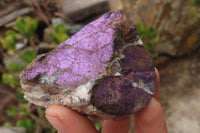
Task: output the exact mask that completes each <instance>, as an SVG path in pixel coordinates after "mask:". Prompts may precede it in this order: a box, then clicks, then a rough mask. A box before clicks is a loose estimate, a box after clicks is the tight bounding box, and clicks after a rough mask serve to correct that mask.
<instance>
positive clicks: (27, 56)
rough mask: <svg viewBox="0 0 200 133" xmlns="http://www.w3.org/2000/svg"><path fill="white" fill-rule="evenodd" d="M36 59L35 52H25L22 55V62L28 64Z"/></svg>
mask: <svg viewBox="0 0 200 133" xmlns="http://www.w3.org/2000/svg"><path fill="white" fill-rule="evenodd" d="M35 58H36V53H35V52H34V51H33V50H29V51H25V52H24V54H23V55H22V60H23V61H24V62H26V63H28V64H29V63H31V61H32V60H33V59H35Z"/></svg>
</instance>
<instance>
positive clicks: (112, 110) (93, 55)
mask: <svg viewBox="0 0 200 133" xmlns="http://www.w3.org/2000/svg"><path fill="white" fill-rule="evenodd" d="M20 77H21V86H22V88H23V90H24V94H25V98H26V99H27V100H28V101H30V102H32V103H34V104H36V105H39V106H44V107H47V106H49V105H51V104H62V105H66V106H67V107H69V108H71V109H73V110H76V111H78V112H80V113H83V114H87V115H89V116H96V117H100V118H102V119H107V118H111V117H116V116H121V115H126V114H132V113H134V112H136V111H138V110H140V109H141V108H143V107H145V106H146V105H147V104H148V103H149V101H150V100H151V97H152V95H153V94H154V93H155V90H156V86H157V84H156V81H157V80H156V75H155V71H154V66H153V63H152V58H151V55H150V54H149V52H148V51H147V50H146V49H145V47H144V46H143V44H142V41H141V39H140V38H139V36H138V35H137V31H136V28H135V25H134V23H133V22H132V21H130V20H128V19H127V18H126V17H125V16H124V15H123V14H121V13H120V12H109V13H106V14H104V15H103V16H101V17H100V18H99V19H97V20H95V21H93V22H91V23H89V24H88V25H86V26H85V27H84V28H83V29H82V30H80V31H79V32H78V33H76V34H75V35H73V36H72V37H71V38H70V39H68V40H67V41H65V42H63V43H61V44H60V45H58V47H57V48H55V49H54V50H52V51H51V52H49V53H47V54H42V55H39V56H38V57H37V58H36V59H35V60H34V61H33V62H32V63H31V64H29V65H28V66H27V67H26V68H25V69H24V70H23V71H22V72H21V74H20Z"/></svg>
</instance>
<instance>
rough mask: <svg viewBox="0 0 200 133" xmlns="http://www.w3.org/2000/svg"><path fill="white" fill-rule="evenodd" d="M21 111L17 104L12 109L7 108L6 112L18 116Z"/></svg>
mask: <svg viewBox="0 0 200 133" xmlns="http://www.w3.org/2000/svg"><path fill="white" fill-rule="evenodd" d="M18 113H19V111H18V108H17V107H16V106H12V107H11V109H8V110H6V114H7V115H8V116H16V115H18Z"/></svg>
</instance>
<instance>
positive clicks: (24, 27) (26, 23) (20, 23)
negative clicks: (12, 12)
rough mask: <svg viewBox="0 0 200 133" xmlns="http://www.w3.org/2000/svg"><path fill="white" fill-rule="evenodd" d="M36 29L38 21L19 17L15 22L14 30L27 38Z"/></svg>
mask: <svg viewBox="0 0 200 133" xmlns="http://www.w3.org/2000/svg"><path fill="white" fill-rule="evenodd" d="M37 27H38V20H36V19H34V18H31V17H26V18H23V17H19V18H17V20H16V21H15V28H16V29H17V30H18V31H19V32H21V33H22V34H24V35H25V36H27V37H30V36H32V35H33V34H34V33H35V31H36V29H37Z"/></svg>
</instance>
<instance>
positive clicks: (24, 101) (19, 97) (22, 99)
mask: <svg viewBox="0 0 200 133" xmlns="http://www.w3.org/2000/svg"><path fill="white" fill-rule="evenodd" d="M17 98H18V99H19V101H20V102H23V103H26V102H27V100H26V99H25V98H24V93H18V94H17Z"/></svg>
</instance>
